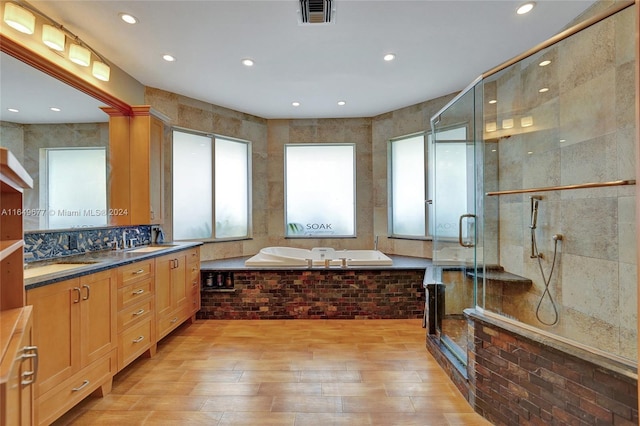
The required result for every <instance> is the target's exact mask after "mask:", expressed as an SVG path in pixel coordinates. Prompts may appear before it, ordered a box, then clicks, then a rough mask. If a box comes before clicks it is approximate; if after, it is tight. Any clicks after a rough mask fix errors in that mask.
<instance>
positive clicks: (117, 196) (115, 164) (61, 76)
mask: <svg viewBox="0 0 640 426" xmlns="http://www.w3.org/2000/svg"><path fill="white" fill-rule="evenodd" d="M0 51H2V52H4V53H6V54H8V55H10V56H12V57H14V58H16V59H18V60H19V61H21V62H23V63H25V64H27V65H29V66H31V67H33V68H35V69H37V70H39V71H41V72H43V73H45V74H47V75H49V76H51V77H53V78H55V79H57V80H59V81H61V82H63V83H65V84H67V85H69V86H70V87H72V88H74V89H76V90H79V91H80V92H82V93H84V94H86V95H89V96H91V97H93V98H95V99H97V100H98V101H100V102H102V103H104V104H105V107H102V110H103V111H104V112H105V113H106V114H107V115H109V146H108V149H109V164H108V165H107V167H108V169H109V175H108V176H107V193H108V194H107V200H108V201H107V207H108V209H109V211H111V210H117V211H119V212H126V213H125V214H120V215H111V214H109V218H108V224H107V226H123V225H130V224H131V223H132V215H131V214H130V213H129V212H130V211H131V207H132V199H131V190H130V186H131V184H132V179H131V177H130V174H129V165H130V164H131V162H132V160H131V153H130V152H129V146H130V143H129V142H130V127H131V126H132V125H134V123H133V122H136V123H137V122H138V121H141V120H140V119H141V118H142V119H144V118H148V115H149V113H148V111H149V107H148V106H146V107H133V106H131V105H129V104H128V103H126V102H124V101H122V100H121V99H119V98H117V97H115V96H113V95H111V94H110V93H108V92H106V91H105V90H103V89H101V88H99V87H97V86H94V85H93V84H91V83H89V82H88V81H86V80H84V79H82V78H81V77H79V76H77V75H75V74H73V73H72V72H71V71H69V70H66V69H64V68H62V67H60V66H59V65H57V64H55V63H54V62H52V61H50V60H49V59H47V58H46V57H44V56H42V55H40V54H38V53H36V52H34V51H32V50H30V49H29V48H28V47H26V46H24V45H22V44H20V43H18V42H16V41H14V40H13V39H11V38H9V37H7V36H5V35H3V34H2V33H0ZM138 110H142V113H141V112H138ZM138 116H142V117H140V118H137V119H136V117H138ZM145 116H146V117H145Z"/></svg>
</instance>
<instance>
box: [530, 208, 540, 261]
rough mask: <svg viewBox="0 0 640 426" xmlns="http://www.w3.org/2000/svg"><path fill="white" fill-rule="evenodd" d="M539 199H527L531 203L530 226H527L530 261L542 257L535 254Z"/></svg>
mask: <svg viewBox="0 0 640 426" xmlns="http://www.w3.org/2000/svg"><path fill="white" fill-rule="evenodd" d="M540 199H541V198H540V197H529V200H530V201H531V225H529V228H530V229H531V256H529V257H530V258H531V259H535V258H536V257H541V256H542V255H541V254H540V253H537V250H536V242H535V238H536V235H535V232H536V228H537V227H538V202H539V201H540Z"/></svg>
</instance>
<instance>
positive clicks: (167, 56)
mask: <svg viewBox="0 0 640 426" xmlns="http://www.w3.org/2000/svg"><path fill="white" fill-rule="evenodd" d="M162 59H164V60H165V61H167V62H175V60H176V58H174V57H173V56H171V55H169V54H166V55H162Z"/></svg>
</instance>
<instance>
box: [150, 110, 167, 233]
mask: <svg viewBox="0 0 640 426" xmlns="http://www.w3.org/2000/svg"><path fill="white" fill-rule="evenodd" d="M149 125H150V129H149V131H150V134H149V163H150V168H149V186H150V188H149V208H150V218H151V223H157V224H162V223H163V222H164V217H163V212H162V210H163V208H164V193H163V191H164V184H163V183H164V182H163V179H164V173H163V170H164V164H163V162H162V159H163V155H162V149H163V146H162V141H163V140H164V123H163V122H162V121H161V120H159V119H157V118H155V117H151V122H150V123H149Z"/></svg>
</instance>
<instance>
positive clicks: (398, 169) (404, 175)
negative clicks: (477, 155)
mask: <svg viewBox="0 0 640 426" xmlns="http://www.w3.org/2000/svg"><path fill="white" fill-rule="evenodd" d="M436 141H437V143H434V140H433V136H432V134H428V135H427V137H426V141H425V134H423V133H421V134H417V135H411V136H406V137H402V138H397V139H393V140H391V141H389V234H390V235H391V236H393V237H398V238H409V239H424V238H431V237H433V235H435V233H434V232H435V231H436V230H435V229H434V228H433V227H434V226H435V223H436V222H437V223H438V227H439V228H438V230H437V231H438V236H441V237H445V238H448V237H451V238H454V237H455V238H457V236H458V218H459V216H460V213H459V212H460V211H462V212H466V211H467V209H466V205H467V202H468V200H467V184H468V182H467V180H468V178H469V177H472V176H473V171H469V170H468V168H469V164H471V165H473V161H471V162H469V160H468V158H469V156H473V145H469V144H467V126H466V125H459V126H454V127H451V128H448V129H445V130H442V131H439V132H438V133H437V134H436ZM471 158H472V157H471ZM427 164H428V166H427ZM436 172H437V173H436ZM436 174H437V175H438V181H437V182H436V179H435V176H436ZM436 189H437V192H438V194H441V196H440V197H439V198H438V218H437V219H438V220H434V210H433V205H432V204H427V203H426V200H433V199H434V194H435V192H436ZM442 194H450V195H445V196H442Z"/></svg>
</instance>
